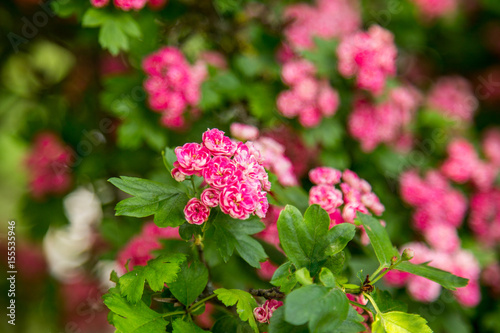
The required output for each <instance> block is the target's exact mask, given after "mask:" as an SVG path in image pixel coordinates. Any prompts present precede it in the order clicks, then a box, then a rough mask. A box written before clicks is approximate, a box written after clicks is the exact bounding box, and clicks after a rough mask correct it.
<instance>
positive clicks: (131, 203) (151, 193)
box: [109, 176, 188, 227]
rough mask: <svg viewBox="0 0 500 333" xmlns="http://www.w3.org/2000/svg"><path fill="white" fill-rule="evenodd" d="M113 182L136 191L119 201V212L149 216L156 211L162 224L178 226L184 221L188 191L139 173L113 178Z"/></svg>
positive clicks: (127, 191)
mask: <svg viewBox="0 0 500 333" xmlns="http://www.w3.org/2000/svg"><path fill="white" fill-rule="evenodd" d="M109 182H110V183H112V184H113V185H115V186H116V187H118V188H119V189H120V190H122V191H124V192H126V193H128V194H131V195H133V197H132V198H128V199H125V200H122V201H120V202H119V203H118V204H117V205H116V215H126V216H133V217H146V216H149V215H153V214H154V222H155V223H156V225H157V226H159V227H167V226H170V227H177V226H179V225H181V224H183V223H184V222H185V221H186V220H185V218H184V213H183V210H184V207H185V206H186V203H187V201H188V197H187V196H186V194H185V193H184V192H182V191H180V190H178V189H177V188H173V187H171V186H167V185H165V184H162V183H158V182H153V181H150V180H146V179H140V178H135V177H125V176H122V177H120V178H111V179H109Z"/></svg>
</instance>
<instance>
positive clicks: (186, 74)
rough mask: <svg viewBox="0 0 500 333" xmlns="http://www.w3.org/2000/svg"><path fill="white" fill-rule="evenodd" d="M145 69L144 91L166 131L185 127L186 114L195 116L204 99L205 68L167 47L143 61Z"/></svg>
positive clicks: (176, 50) (202, 64) (178, 51)
mask: <svg viewBox="0 0 500 333" xmlns="http://www.w3.org/2000/svg"><path fill="white" fill-rule="evenodd" d="M115 1H116V0H115ZM142 67H143V69H144V71H145V72H146V74H148V77H147V78H146V80H145V81H144V90H146V92H147V94H148V102H149V106H150V107H151V109H153V110H154V111H156V112H160V113H161V114H162V117H161V122H162V124H163V125H165V126H166V127H168V128H174V129H175V128H177V129H179V128H182V127H184V126H185V124H186V119H185V117H184V114H185V113H186V112H188V113H193V112H194V110H195V108H196V105H197V104H198V102H199V100H200V98H201V93H200V87H201V84H202V82H203V81H204V79H205V77H206V76H207V70H206V65H205V64H204V63H202V62H199V63H197V64H195V65H193V66H191V65H190V64H189V63H188V62H187V60H186V59H185V57H184V55H183V54H182V52H181V51H180V50H178V49H176V48H174V47H164V48H162V49H160V50H158V51H157V52H155V53H153V54H150V55H148V56H147V57H146V58H144V60H143V63H142Z"/></svg>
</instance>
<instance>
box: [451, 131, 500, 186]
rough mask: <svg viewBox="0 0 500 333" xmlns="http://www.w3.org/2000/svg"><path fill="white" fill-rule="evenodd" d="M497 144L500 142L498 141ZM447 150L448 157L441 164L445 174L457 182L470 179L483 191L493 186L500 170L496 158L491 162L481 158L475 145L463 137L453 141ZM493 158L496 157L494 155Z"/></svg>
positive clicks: (464, 181)
mask: <svg viewBox="0 0 500 333" xmlns="http://www.w3.org/2000/svg"><path fill="white" fill-rule="evenodd" d="M490 140H491V139H490ZM488 144H492V142H491V141H490V142H489V143H488ZM496 144H500V142H498V141H497V142H496ZM447 150H448V159H447V160H446V161H445V162H444V163H443V164H442V165H441V172H442V173H443V175H445V176H446V177H448V178H449V179H450V180H452V181H454V182H456V183H466V182H469V181H470V182H471V183H472V184H474V186H475V187H476V188H478V189H480V190H483V191H484V190H487V189H489V188H491V187H492V186H493V184H494V182H495V178H496V176H497V174H498V172H499V171H500V166H499V165H495V160H493V161H491V162H490V161H482V160H480V159H479V156H478V154H477V153H476V150H475V148H474V146H473V145H472V144H471V143H470V142H469V141H467V140H466V139H463V138H459V139H455V140H453V141H451V142H450V144H449V145H448V148H447ZM496 154H498V153H496ZM493 158H496V157H495V156H493ZM497 162H498V161H497Z"/></svg>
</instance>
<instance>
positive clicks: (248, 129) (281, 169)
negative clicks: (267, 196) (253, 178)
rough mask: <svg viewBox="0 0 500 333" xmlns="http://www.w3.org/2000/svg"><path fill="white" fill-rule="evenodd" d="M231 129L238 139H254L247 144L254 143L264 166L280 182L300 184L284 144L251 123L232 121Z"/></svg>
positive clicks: (232, 134)
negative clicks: (261, 132) (261, 133)
mask: <svg viewBox="0 0 500 333" xmlns="http://www.w3.org/2000/svg"><path fill="white" fill-rule="evenodd" d="M230 131H231V136H233V137H234V138H236V139H238V140H242V141H246V140H253V141H252V142H247V144H253V146H254V147H255V149H256V150H257V151H258V152H259V153H260V155H261V156H262V164H263V165H264V167H265V168H266V169H268V170H269V171H271V172H273V173H274V174H275V175H276V176H277V177H278V181H279V182H280V184H282V185H284V186H295V185H297V184H298V181H297V177H296V176H295V174H294V173H293V165H292V162H290V159H288V157H286V155H285V147H284V146H283V145H281V144H280V143H278V142H277V141H276V140H274V139H272V138H270V137H267V136H261V135H260V133H259V129H258V128H257V127H254V126H251V125H245V124H240V123H232V124H231V128H230Z"/></svg>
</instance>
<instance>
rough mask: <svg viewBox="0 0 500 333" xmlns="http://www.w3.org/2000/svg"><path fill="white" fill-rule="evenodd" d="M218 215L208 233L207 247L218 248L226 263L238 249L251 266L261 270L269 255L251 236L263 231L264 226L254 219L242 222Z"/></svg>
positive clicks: (206, 236) (224, 215) (206, 237)
mask: <svg viewBox="0 0 500 333" xmlns="http://www.w3.org/2000/svg"><path fill="white" fill-rule="evenodd" d="M216 214H217V215H216V216H215V218H214V219H213V220H212V222H211V223H210V227H209V228H208V230H207V231H206V235H205V239H206V246H208V247H211V248H216V249H217V251H218V252H219V254H220V256H221V258H222V260H224V262H228V261H229V258H231V256H232V255H233V252H234V250H235V249H236V251H237V252H238V254H239V255H240V257H241V258H243V260H245V261H246V262H247V263H248V264H249V265H251V266H252V267H256V268H260V262H263V261H265V259H266V258H267V254H266V252H265V251H264V248H263V247H262V245H261V244H260V243H259V242H258V241H256V240H255V239H254V238H252V237H251V236H250V235H251V234H255V233H257V232H260V231H262V229H264V224H263V223H262V222H260V221H259V220H258V219H257V218H253V217H252V218H249V219H247V220H244V221H242V220H236V219H233V218H231V217H230V216H229V215H226V214H223V213H220V212H219V213H216Z"/></svg>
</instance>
